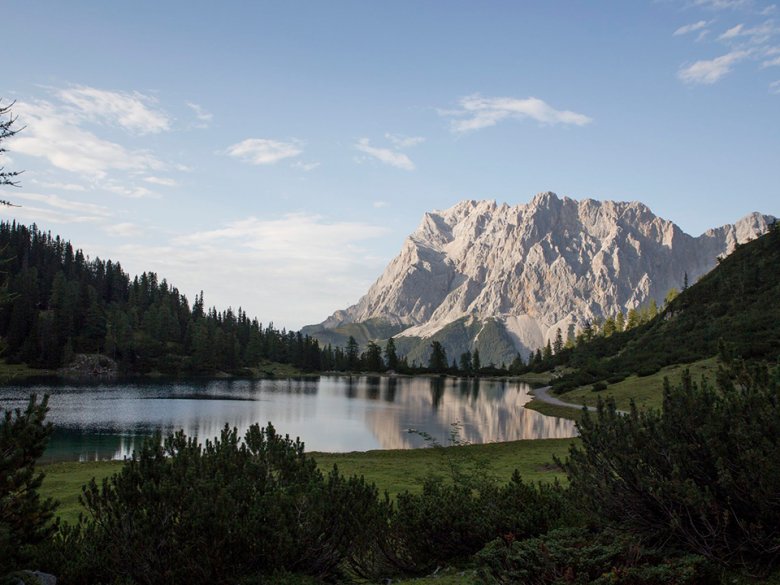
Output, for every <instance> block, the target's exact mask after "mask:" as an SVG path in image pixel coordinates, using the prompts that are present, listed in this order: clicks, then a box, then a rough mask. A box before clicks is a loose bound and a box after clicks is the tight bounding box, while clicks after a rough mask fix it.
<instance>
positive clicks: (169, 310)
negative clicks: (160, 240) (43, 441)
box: [0, 222, 322, 374]
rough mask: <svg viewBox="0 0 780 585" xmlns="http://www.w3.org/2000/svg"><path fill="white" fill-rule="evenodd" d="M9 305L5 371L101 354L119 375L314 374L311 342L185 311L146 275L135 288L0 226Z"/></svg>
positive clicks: (253, 323)
mask: <svg viewBox="0 0 780 585" xmlns="http://www.w3.org/2000/svg"><path fill="white" fill-rule="evenodd" d="M0 250H2V258H4V263H3V266H2V268H3V270H4V271H5V275H4V276H5V280H6V286H7V292H8V294H9V296H10V301H8V302H7V303H5V304H4V305H3V306H1V307H0V336H2V339H3V345H4V356H5V357H6V359H8V360H9V361H16V362H25V363H28V364H30V365H32V366H37V367H44V368H57V367H60V366H62V365H63V364H67V363H68V362H69V361H70V359H71V358H72V356H73V355H74V354H75V353H102V354H104V355H106V356H108V357H111V358H113V359H115V360H116V361H117V362H118V363H119V364H120V367H121V369H122V370H124V371H125V372H135V373H144V372H150V371H159V372H163V373H167V374H180V373H195V374H207V373H211V372H215V371H217V370H222V371H227V372H239V371H240V370H241V369H242V368H247V367H254V366H257V365H258V364H259V363H260V362H262V361H263V360H271V361H276V362H282V363H289V364H292V365H294V366H295V367H297V368H300V369H302V370H304V371H307V370H308V371H312V370H319V369H321V368H322V363H321V358H322V351H321V350H320V347H319V344H318V342H317V341H316V340H314V339H312V338H310V337H308V336H304V335H301V334H300V333H296V332H287V331H284V330H278V329H276V328H274V327H273V325H267V326H263V325H262V324H261V323H260V322H258V320H257V319H251V318H249V317H248V316H247V314H246V312H245V311H243V310H242V309H240V308H239V309H238V311H233V310H232V309H227V310H224V311H217V310H216V309H215V308H211V309H207V308H206V306H205V305H204V299H203V293H201V294H200V295H199V296H197V297H196V298H195V301H194V303H193V304H192V305H190V303H189V302H188V300H187V298H186V297H185V296H184V295H183V294H181V293H180V292H179V291H178V289H176V287H174V286H172V285H171V284H169V283H168V282H167V281H166V280H165V279H162V280H160V279H159V278H158V276H157V275H156V274H155V273H153V272H145V273H143V274H141V275H140V276H136V277H135V278H132V279H131V278H130V276H129V275H128V274H127V273H126V272H124V270H123V269H122V266H121V265H120V264H119V263H115V262H112V261H111V260H107V261H104V260H101V259H99V258H95V259H94V260H91V259H89V258H88V257H86V256H85V255H84V253H83V252H82V251H81V250H74V248H73V246H72V245H71V244H70V242H67V241H64V240H62V239H61V238H59V237H58V236H57V237H53V236H52V235H51V234H49V233H43V232H41V231H40V230H38V229H37V228H36V227H35V226H32V227H29V228H28V227H26V226H23V225H17V224H16V223H15V222H13V223H7V222H4V223H2V224H0Z"/></svg>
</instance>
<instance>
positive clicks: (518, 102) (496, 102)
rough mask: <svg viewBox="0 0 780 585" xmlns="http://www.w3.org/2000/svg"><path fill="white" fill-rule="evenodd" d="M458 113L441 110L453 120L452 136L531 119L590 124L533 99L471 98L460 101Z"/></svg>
mask: <svg viewBox="0 0 780 585" xmlns="http://www.w3.org/2000/svg"><path fill="white" fill-rule="evenodd" d="M459 104H460V109H457V110H444V111H441V112H440V113H441V114H442V115H445V116H448V117H452V118H455V119H454V120H452V121H451V126H450V127H451V129H452V131H453V132H469V131H472V130H479V129H481V128H488V127H490V126H495V125H496V124H497V123H498V122H500V121H502V120H505V119H512V118H513V119H518V120H523V119H526V118H528V119H531V120H535V121H536V122H539V123H540V124H546V125H556V124H572V125H575V126H584V125H585V124H589V123H591V122H592V121H593V119H592V118H590V117H589V116H586V115H585V114H580V113H577V112H572V111H570V110H557V109H555V108H553V107H552V106H550V105H549V104H547V102H545V101H543V100H540V99H539V98H535V97H528V98H524V99H518V98H511V97H496V98H488V97H482V96H481V95H479V94H474V95H470V96H466V97H464V98H461V99H460V101H459Z"/></svg>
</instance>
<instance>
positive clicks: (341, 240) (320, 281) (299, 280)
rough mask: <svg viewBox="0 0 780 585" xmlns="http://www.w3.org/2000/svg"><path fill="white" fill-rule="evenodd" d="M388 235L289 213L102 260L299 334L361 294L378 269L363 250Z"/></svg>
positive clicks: (136, 247) (121, 250)
mask: <svg viewBox="0 0 780 585" xmlns="http://www.w3.org/2000/svg"><path fill="white" fill-rule="evenodd" d="M388 233H389V230H388V229H387V228H384V227H380V226H376V225H371V224H367V223H361V222H350V221H329V220H327V219H325V218H323V217H320V216H317V215H310V214H304V213H293V214H287V215H284V216H282V217H278V218H273V219H262V218H256V217H250V218H247V219H242V220H238V221H234V222H230V223H227V224H225V225H224V226H222V227H220V228H219V229H215V230H209V231H202V232H193V233H189V234H186V235H182V236H179V237H176V238H173V239H172V240H170V241H168V242H165V243H163V244H162V245H147V244H144V243H141V242H134V243H132V244H126V245H122V246H118V247H117V248H116V249H113V250H109V251H110V252H111V254H110V255H109V254H106V255H107V256H108V257H117V258H122V265H123V266H124V267H125V269H126V270H130V271H131V272H132V271H133V270H155V271H157V272H159V273H160V274H164V275H165V276H166V278H168V280H169V282H172V283H175V284H176V286H177V287H178V288H179V290H181V291H182V292H183V293H185V294H187V295H188V296H190V298H191V295H194V294H195V293H197V292H198V291H200V290H205V291H206V295H207V296H206V302H207V304H209V305H211V304H216V305H217V306H221V307H227V306H228V304H232V306H233V307H234V308H237V307H238V306H243V307H244V308H246V309H251V308H252V307H254V308H255V309H253V310H250V314H252V315H254V314H257V316H258V317H259V318H260V319H262V320H264V321H265V320H267V319H268V318H274V319H278V320H281V322H282V323H283V324H285V325H286V326H288V327H300V326H301V325H304V324H307V323H315V322H319V321H321V320H322V319H324V318H325V317H326V316H327V315H328V314H330V313H331V312H332V311H333V309H334V307H340V306H346V305H347V304H350V303H352V302H354V301H355V300H357V298H358V297H359V296H360V295H361V294H363V293H364V292H365V290H366V289H367V288H368V286H369V285H370V284H371V282H372V281H373V279H375V278H376V274H377V273H378V272H379V271H380V270H381V269H382V266H383V264H384V263H385V262H386V260H385V259H382V258H377V257H375V256H373V255H372V254H371V253H370V252H369V251H368V250H367V249H366V242H367V241H369V240H370V239H373V238H377V237H380V236H384V235H386V234H388ZM100 252H101V254H103V251H100ZM312 290H316V291H317V294H316V295H314V296H312V294H311V291H312ZM257 307H260V308H259V309H257Z"/></svg>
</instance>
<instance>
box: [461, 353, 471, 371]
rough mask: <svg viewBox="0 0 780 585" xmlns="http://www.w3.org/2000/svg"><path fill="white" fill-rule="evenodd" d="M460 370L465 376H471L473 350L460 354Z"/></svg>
mask: <svg viewBox="0 0 780 585" xmlns="http://www.w3.org/2000/svg"><path fill="white" fill-rule="evenodd" d="M460 371H461V373H462V374H463V375H464V376H470V375H471V373H472V364H471V352H470V351H465V352H463V353H462V354H460Z"/></svg>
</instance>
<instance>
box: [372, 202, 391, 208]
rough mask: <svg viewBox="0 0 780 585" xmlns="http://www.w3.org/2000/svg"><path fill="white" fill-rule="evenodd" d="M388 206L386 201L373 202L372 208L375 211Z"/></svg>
mask: <svg viewBox="0 0 780 585" xmlns="http://www.w3.org/2000/svg"><path fill="white" fill-rule="evenodd" d="M388 205H390V204H389V203H388V202H387V201H374V203H373V206H374V207H375V208H376V209H382V208H383V207H387V206H388Z"/></svg>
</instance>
